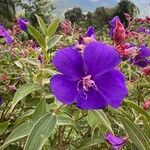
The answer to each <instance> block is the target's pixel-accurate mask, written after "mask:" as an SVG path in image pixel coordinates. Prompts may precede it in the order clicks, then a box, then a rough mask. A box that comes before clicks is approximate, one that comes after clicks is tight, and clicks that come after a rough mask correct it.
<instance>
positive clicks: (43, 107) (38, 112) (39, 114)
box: [32, 99, 46, 121]
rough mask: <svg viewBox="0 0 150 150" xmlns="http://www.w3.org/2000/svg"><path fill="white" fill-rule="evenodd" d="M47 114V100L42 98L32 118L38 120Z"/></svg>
mask: <svg viewBox="0 0 150 150" xmlns="http://www.w3.org/2000/svg"><path fill="white" fill-rule="evenodd" d="M45 114H46V100H45V99H42V100H41V101H40V102H39V103H38V105H37V107H36V109H35V112H34V113H33V116H32V120H33V121H36V120H38V119H40V118H41V117H42V116H43V115H45Z"/></svg>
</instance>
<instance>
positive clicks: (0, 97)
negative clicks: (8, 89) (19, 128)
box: [0, 96, 2, 106]
mask: <svg viewBox="0 0 150 150" xmlns="http://www.w3.org/2000/svg"><path fill="white" fill-rule="evenodd" d="M1 105H2V96H0V106H1Z"/></svg>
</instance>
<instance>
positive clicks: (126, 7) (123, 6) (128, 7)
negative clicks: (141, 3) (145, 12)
mask: <svg viewBox="0 0 150 150" xmlns="http://www.w3.org/2000/svg"><path fill="white" fill-rule="evenodd" d="M139 12H140V11H139V8H138V7H137V6H136V5H135V4H134V3H133V2H131V1H130V0H121V1H120V2H119V3H118V5H117V6H116V7H115V8H114V9H113V16H112V17H114V16H119V18H120V19H121V21H122V22H123V23H124V25H125V26H128V21H127V19H126V18H125V15H124V13H127V14H129V15H130V17H132V18H134V17H136V16H137V15H138V14H139Z"/></svg>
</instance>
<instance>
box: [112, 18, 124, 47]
mask: <svg viewBox="0 0 150 150" xmlns="http://www.w3.org/2000/svg"><path fill="white" fill-rule="evenodd" d="M125 37H126V34H125V28H124V25H123V24H122V23H121V22H120V20H117V22H116V27H115V29H114V31H113V39H114V42H115V44H116V45H119V44H121V43H122V42H123V41H124V39H125Z"/></svg>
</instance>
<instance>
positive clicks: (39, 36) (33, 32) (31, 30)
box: [28, 24, 46, 48]
mask: <svg viewBox="0 0 150 150" xmlns="http://www.w3.org/2000/svg"><path fill="white" fill-rule="evenodd" d="M28 30H29V33H30V34H31V35H32V36H33V37H34V38H35V39H36V41H37V42H38V44H39V45H40V46H41V47H44V48H45V46H46V45H45V40H44V37H43V35H42V34H41V33H40V32H39V31H38V30H36V29H35V28H34V27H33V26H31V25H29V24H28Z"/></svg>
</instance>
